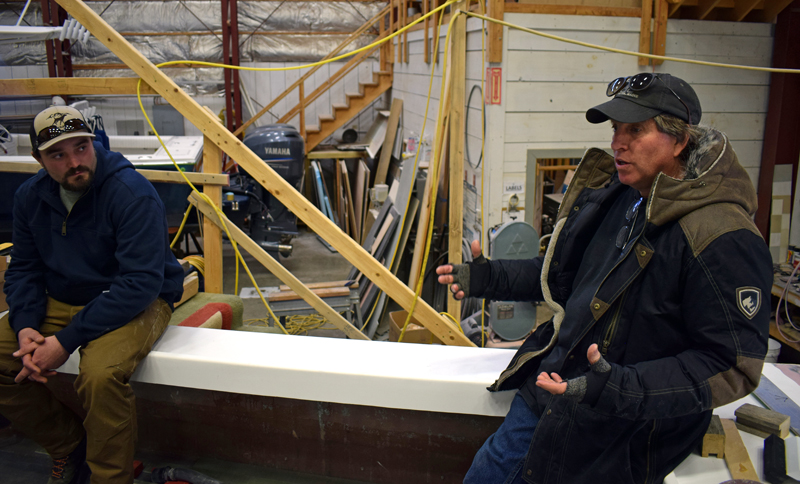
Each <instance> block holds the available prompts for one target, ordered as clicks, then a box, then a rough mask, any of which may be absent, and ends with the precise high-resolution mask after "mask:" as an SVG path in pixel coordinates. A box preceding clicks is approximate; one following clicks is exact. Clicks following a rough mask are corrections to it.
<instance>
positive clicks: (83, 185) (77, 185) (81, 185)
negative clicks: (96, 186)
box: [61, 165, 94, 192]
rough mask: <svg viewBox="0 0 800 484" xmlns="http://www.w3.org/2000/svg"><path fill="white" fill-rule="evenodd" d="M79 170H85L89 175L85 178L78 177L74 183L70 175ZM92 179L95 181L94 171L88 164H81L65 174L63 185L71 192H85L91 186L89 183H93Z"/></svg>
mask: <svg viewBox="0 0 800 484" xmlns="http://www.w3.org/2000/svg"><path fill="white" fill-rule="evenodd" d="M79 170H80V171H83V172H84V173H85V174H86V175H88V176H87V177H86V178H85V179H78V180H76V181H75V182H74V183H72V182H70V181H68V180H69V177H71V176H73V175H74V174H75V173H77V172H78V171H79ZM92 181H94V171H93V170H90V169H89V167H88V166H83V165H81V166H77V167H75V168H72V169H70V170H69V171H68V172H67V173H66V174H65V175H64V180H63V181H62V182H61V186H62V187H64V190H69V191H71V192H83V191H85V190H86V189H87V188H89V185H91V184H92Z"/></svg>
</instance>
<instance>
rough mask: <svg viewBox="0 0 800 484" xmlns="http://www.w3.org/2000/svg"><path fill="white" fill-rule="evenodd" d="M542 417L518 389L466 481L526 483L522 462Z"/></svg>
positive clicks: (483, 483)
mask: <svg viewBox="0 0 800 484" xmlns="http://www.w3.org/2000/svg"><path fill="white" fill-rule="evenodd" d="M538 423H539V417H537V416H536V414H534V413H533V410H531V408H530V407H529V406H528V404H527V403H525V400H524V399H523V398H522V396H521V395H520V394H519V393H517V395H516V396H515V397H514V400H512V401H511V408H510V409H509V411H508V414H507V415H506V418H505V420H504V421H503V423H502V425H500V428H498V429H497V432H495V433H494V434H492V435H491V436H489V438H488V439H486V442H484V444H483V446H481V448H480V449H479V450H478V453H477V454H475V459H473V460H472V467H470V468H469V471H468V472H467V475H466V477H464V484H495V483H496V484H524V481H523V480H522V473H521V472H520V471H521V470H522V466H523V465H524V464H525V456H526V455H527V454H528V447H529V446H530V444H531V440H533V431H534V430H536V425H537V424H538Z"/></svg>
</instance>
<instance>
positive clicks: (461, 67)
mask: <svg viewBox="0 0 800 484" xmlns="http://www.w3.org/2000/svg"><path fill="white" fill-rule="evenodd" d="M466 9H467V1H466V0H462V1H461V2H458V3H456V4H455V5H454V8H453V11H454V12H457V11H458V10H464V11H466ZM452 36H453V45H452V47H451V49H452V52H453V55H452V57H451V58H450V62H451V63H452V70H451V71H450V82H451V83H452V84H451V88H450V92H451V96H452V98H451V100H450V164H449V167H450V194H449V203H448V207H449V223H448V226H449V229H450V230H449V236H448V237H449V238H448V246H449V249H448V251H449V255H448V260H449V261H450V263H451V264H461V236H462V232H463V227H462V223H463V222H462V211H463V209H464V127H465V126H464V106H465V104H466V96H465V91H466V82H467V81H466V65H467V16H466V15H463V14H462V15H459V16H458V18H456V20H455V23H454V25H453V33H452ZM447 312H448V313H450V315H451V316H453V317H454V318H456V321H460V320H461V301H459V300H457V299H455V298H453V297H448V298H447Z"/></svg>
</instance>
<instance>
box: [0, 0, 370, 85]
mask: <svg viewBox="0 0 800 484" xmlns="http://www.w3.org/2000/svg"><path fill="white" fill-rule="evenodd" d="M87 4H89V6H90V7H91V8H92V9H93V10H95V11H96V12H98V13H101V12H102V17H103V19H104V20H105V21H106V22H108V23H109V24H110V25H111V26H112V27H114V29H116V30H117V31H118V32H121V33H123V34H134V33H139V32H141V33H142V34H143V35H126V39H127V40H128V41H129V42H130V43H131V44H133V46H134V47H136V48H137V49H138V50H139V51H140V52H141V53H142V54H144V55H145V56H146V57H147V58H148V59H149V60H150V61H151V62H153V63H154V64H158V63H161V62H165V61H174V60H195V61H206V62H221V61H222V40H221V39H222V35H221V33H220V32H221V29H222V25H221V17H222V12H221V8H222V7H221V2H220V1H219V0H209V1H169V0H167V1H136V2H133V1H115V2H92V1H90V2H87ZM23 5H24V4H21V3H20V4H8V3H4V4H2V5H0V24H3V25H14V24H15V23H16V21H17V19H18V18H19V13H20V12H21V10H22V7H23ZM384 6H385V3H384V2H368V3H362V2H346V1H345V2H302V1H301V2H297V1H286V2H280V1H263V2H262V1H250V2H248V1H240V2H238V3H237V8H238V13H239V42H240V62H242V63H244V62H313V61H317V60H320V59H322V58H323V57H325V56H326V55H327V54H328V53H329V52H331V51H332V50H333V49H334V48H335V47H336V46H338V45H339V44H340V43H341V42H342V41H344V40H345V39H346V38H347V34H346V33H347V32H353V31H355V30H357V29H358V28H359V27H360V26H361V25H363V24H364V23H365V22H366V21H367V20H368V19H370V18H372V17H373V16H374V15H375V14H377V13H378V12H379V11H380V10H381V9H382V8H383V7H384ZM21 25H37V26H38V25H42V14H41V9H40V7H39V5H37V4H32V5H31V6H30V8H29V9H28V12H27V14H26V15H25V18H24V21H23V22H22V23H21ZM254 30H256V31H257V32H264V33H266V35H265V34H261V33H256V34H254V35H250V34H249V33H248V32H252V31H254ZM211 31H213V32H215V33H216V35H214V34H212V33H211ZM272 32H280V33H272ZM286 32H300V33H297V34H292V33H286ZM304 32H315V33H316V34H313V35H308V34H304ZM325 32H330V35H321V34H320V33H322V34H324V33H325ZM154 33H192V34H194V35H147V34H154ZM375 38H376V37H375V36H373V35H366V36H362V38H361V39H359V40H357V41H356V42H353V44H351V45H350V46H348V47H347V48H346V49H345V50H344V51H343V53H346V52H350V51H352V50H354V49H356V48H358V47H362V46H364V45H367V44H368V43H370V42H372V41H374V40H375ZM70 53H71V55H72V63H73V65H75V64H78V65H80V64H101V65H102V64H119V63H121V61H120V60H119V59H118V58H117V57H116V56H115V55H114V54H112V53H111V52H110V51H109V50H108V49H107V48H106V47H105V46H104V45H102V44H101V43H100V42H99V41H97V40H96V39H94V38H90V39H89V41H87V42H83V43H76V44H73V45H72V46H71V49H70ZM0 61H1V62H2V63H3V64H4V65H14V66H18V65H37V64H38V65H41V64H46V63H47V55H46V52H45V48H44V43H43V42H32V43H19V44H7V45H0ZM190 73H193V74H190ZM75 75H76V76H78V77H98V76H106V77H113V76H130V75H131V71H129V70H126V69H108V70H75ZM172 75H176V76H178V77H177V78H176V81H179V84H182V85H183V86H184V87H186V86H189V85H191V86H193V88H192V90H199V91H203V92H210V91H213V90H215V89H216V87H214V85H216V84H221V82H222V71H221V69H213V68H209V69H171V70H170V76H172ZM180 81H183V82H180ZM204 82H207V83H208V84H209V85H207V86H203V83H204ZM184 83H186V84H184Z"/></svg>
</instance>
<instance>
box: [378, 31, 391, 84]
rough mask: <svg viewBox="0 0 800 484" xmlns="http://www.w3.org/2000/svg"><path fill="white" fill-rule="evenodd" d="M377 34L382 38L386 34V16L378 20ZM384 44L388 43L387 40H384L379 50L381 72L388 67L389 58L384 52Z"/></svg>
mask: <svg viewBox="0 0 800 484" xmlns="http://www.w3.org/2000/svg"><path fill="white" fill-rule="evenodd" d="M390 27H391V26H390ZM378 36H379V37H380V38H384V37H385V36H386V18H381V20H380V22H378ZM386 44H388V42H384V43H383V45H381V48H380V50H379V58H380V64H379V69H380V70H381V72H386V71H387V70H388V67H389V59H388V55H387V53H386Z"/></svg>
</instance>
